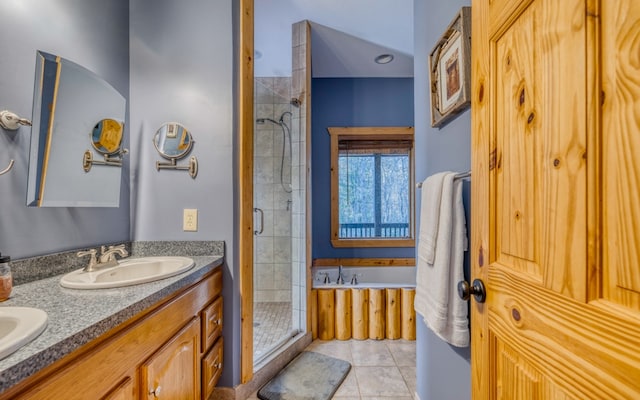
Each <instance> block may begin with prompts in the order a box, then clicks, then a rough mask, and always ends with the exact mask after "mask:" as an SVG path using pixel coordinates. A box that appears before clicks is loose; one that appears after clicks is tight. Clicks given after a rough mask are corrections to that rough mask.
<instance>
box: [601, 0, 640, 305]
mask: <svg viewBox="0 0 640 400" xmlns="http://www.w3.org/2000/svg"><path fill="white" fill-rule="evenodd" d="M602 19H603V22H602V37H603V41H602V47H603V55H605V57H603V65H602V81H603V82H602V83H603V92H604V102H603V108H602V111H603V112H602V123H603V135H602V141H603V143H602V144H603V156H602V164H603V169H604V171H603V175H604V181H603V190H602V193H603V194H604V199H603V211H604V215H603V218H604V221H603V225H604V230H603V235H604V237H606V238H607V240H606V241H605V242H604V246H603V252H604V257H603V262H604V266H605V272H604V287H603V291H604V293H603V298H604V299H607V300H609V301H611V302H613V303H616V304H620V305H622V306H625V307H628V308H630V309H632V310H635V311H640V274H638V269H639V268H640V193H639V192H638V190H637V188H638V183H639V182H640V162H639V161H638V158H639V156H640V134H639V133H638V132H640V53H639V52H638V46H639V45H640V3H639V2H638V1H634V0H621V1H613V2H612V1H609V2H606V4H603V8H602ZM630 133H633V134H630Z"/></svg>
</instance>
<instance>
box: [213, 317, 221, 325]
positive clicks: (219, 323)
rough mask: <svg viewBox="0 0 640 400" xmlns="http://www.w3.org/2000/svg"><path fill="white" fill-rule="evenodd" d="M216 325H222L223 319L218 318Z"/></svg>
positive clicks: (215, 321) (214, 322)
mask: <svg viewBox="0 0 640 400" xmlns="http://www.w3.org/2000/svg"><path fill="white" fill-rule="evenodd" d="M213 324H214V325H222V318H218V319H216V320H214V321H213Z"/></svg>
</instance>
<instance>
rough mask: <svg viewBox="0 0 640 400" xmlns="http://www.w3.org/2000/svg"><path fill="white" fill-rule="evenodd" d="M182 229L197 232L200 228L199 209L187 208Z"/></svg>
mask: <svg viewBox="0 0 640 400" xmlns="http://www.w3.org/2000/svg"><path fill="white" fill-rule="evenodd" d="M182 230H183V231H185V232H195V231H197V230H198V209H197V208H185V209H184V216H183V218H182Z"/></svg>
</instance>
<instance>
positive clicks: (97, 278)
mask: <svg viewBox="0 0 640 400" xmlns="http://www.w3.org/2000/svg"><path fill="white" fill-rule="evenodd" d="M194 265H195V263H194V262H193V259H191V258H188V257H141V258H126V259H124V260H120V261H119V262H118V265H116V266H114V267H109V268H104V269H99V270H97V271H94V272H84V271H83V270H82V269H79V270H75V271H73V272H70V273H68V274H66V275H64V276H63V277H62V279H61V280H60V285H61V286H63V287H66V288H70V289H105V288H115V287H122V286H130V285H137V284H139V283H146V282H152V281H156V280H159V279H164V278H168V277H170V276H174V275H178V274H180V273H182V272H185V271H187V270H189V269H191V268H192V267H193V266H194Z"/></svg>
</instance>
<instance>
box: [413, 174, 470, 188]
mask: <svg viewBox="0 0 640 400" xmlns="http://www.w3.org/2000/svg"><path fill="white" fill-rule="evenodd" d="M464 178H471V171H467V172H461V173H459V174H457V175H456V176H454V177H453V179H464ZM416 187H417V188H418V189H420V188H421V187H422V182H418V183H416Z"/></svg>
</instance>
